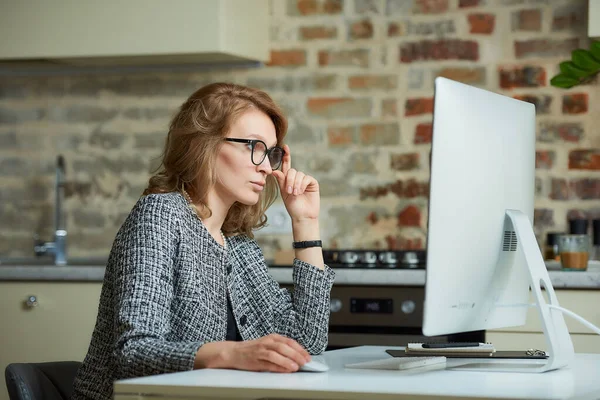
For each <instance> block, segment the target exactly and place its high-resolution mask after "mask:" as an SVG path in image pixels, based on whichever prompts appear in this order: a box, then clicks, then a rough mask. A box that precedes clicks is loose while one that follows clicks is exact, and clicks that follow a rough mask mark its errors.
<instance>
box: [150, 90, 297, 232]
mask: <svg viewBox="0 0 600 400" xmlns="http://www.w3.org/2000/svg"><path fill="white" fill-rule="evenodd" d="M251 108H256V109H259V110H261V111H262V112H264V113H265V114H266V115H267V116H269V118H271V121H273V124H274V125H275V132H276V136H277V145H279V146H282V145H283V139H284V137H285V134H286V133H287V120H286V118H285V116H284V115H283V112H282V111H281V109H280V108H279V107H278V106H277V105H276V104H275V102H274V101H273V99H271V97H270V96H269V95H268V94H266V93H265V92H263V91H261V90H258V89H253V88H249V87H246V86H241V85H236V84H232V83H221V82H219V83H212V84H209V85H206V86H204V87H202V88H200V89H198V90H197V91H196V92H194V93H193V94H192V95H191V96H190V97H189V98H188V99H187V100H186V101H185V102H184V103H183V104H182V105H181V108H180V109H179V111H178V112H177V114H176V115H175V116H174V117H173V119H172V120H171V124H170V127H169V133H168V135H167V139H166V142H165V147H164V151H163V154H162V161H161V164H160V165H159V166H158V168H157V170H156V171H155V173H154V175H153V176H152V177H151V178H150V181H149V183H148V187H147V188H146V190H144V195H146V194H151V193H170V192H180V193H182V192H183V190H185V191H186V192H187V193H188V194H189V196H190V197H191V198H192V201H193V202H194V204H196V205H195V206H194V209H195V211H196V213H197V214H198V216H199V217H200V218H208V217H209V216H210V215H211V214H212V211H211V210H210V208H209V207H208V204H207V203H206V199H207V195H208V192H209V190H210V188H211V187H213V185H214V184H215V182H216V171H215V162H216V159H217V154H218V153H219V149H220V147H221V146H222V145H223V138H225V137H226V136H227V133H228V132H229V130H230V128H231V125H232V124H233V123H234V121H235V120H236V119H237V118H238V117H239V116H240V115H242V114H243V113H244V112H246V111H247V110H249V109H251ZM277 192H278V189H277V181H276V179H275V178H274V177H273V176H272V175H270V176H268V177H267V182H266V185H265V188H264V190H263V192H262V194H261V196H260V199H259V201H258V203H257V204H255V205H252V206H247V205H244V204H241V203H238V202H236V203H234V204H233V206H232V207H231V208H230V209H229V212H228V214H227V217H226V218H225V221H224V223H223V227H222V230H223V233H225V234H226V235H228V236H232V235H237V234H245V235H247V236H249V237H251V238H252V237H254V235H253V232H252V231H253V230H254V229H257V228H260V227H262V226H264V225H265V224H266V222H267V216H266V215H265V211H266V210H267V208H269V206H270V205H271V204H273V202H274V201H275V199H276V197H277Z"/></svg>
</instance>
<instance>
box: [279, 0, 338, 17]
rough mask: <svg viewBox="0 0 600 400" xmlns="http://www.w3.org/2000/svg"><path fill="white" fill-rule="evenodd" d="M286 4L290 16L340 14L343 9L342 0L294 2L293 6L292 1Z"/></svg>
mask: <svg viewBox="0 0 600 400" xmlns="http://www.w3.org/2000/svg"><path fill="white" fill-rule="evenodd" d="M288 4H289V7H290V8H289V9H288V14H290V15H327V14H340V13H341V12H342V9H343V1H342V0H296V2H295V4H294V2H293V1H290V2H288ZM292 5H293V7H292Z"/></svg>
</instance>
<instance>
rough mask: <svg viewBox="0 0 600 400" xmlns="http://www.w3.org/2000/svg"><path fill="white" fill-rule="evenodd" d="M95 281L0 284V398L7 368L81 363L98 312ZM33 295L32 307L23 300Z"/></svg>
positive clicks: (3, 396) (4, 398)
mask: <svg viewBox="0 0 600 400" xmlns="http://www.w3.org/2000/svg"><path fill="white" fill-rule="evenodd" d="M101 287H102V284H101V283H100V282H89V283H88V282H6V281H5V282H0V316H1V318H2V319H1V321H2V322H1V323H0V372H1V373H0V375H1V376H2V377H1V378H0V400H8V392H7V391H6V384H5V380H4V370H5V368H6V366H7V365H8V364H10V363H14V362H46V361H83V358H84V357H85V354H86V352H87V349H88V346H89V343H90V339H91V336H92V331H93V330H94V325H95V322H96V315H97V313H98V301H99V299H100V290H101ZM30 296H35V298H36V300H37V305H35V306H28V305H27V304H26V302H27V300H28V298H29V297H30Z"/></svg>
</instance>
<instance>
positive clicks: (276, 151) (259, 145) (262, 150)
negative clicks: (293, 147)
mask: <svg viewBox="0 0 600 400" xmlns="http://www.w3.org/2000/svg"><path fill="white" fill-rule="evenodd" d="M225 140H226V141H228V142H235V143H246V145H248V146H249V147H248V150H250V151H251V152H252V154H251V157H250V158H251V160H252V164H254V165H260V164H262V162H263V161H264V160H265V157H267V156H268V157H269V163H270V164H271V168H272V169H277V168H279V167H280V166H281V162H282V161H283V156H284V155H285V151H284V150H283V149H282V148H281V147H279V146H273V147H271V148H270V149H267V145H266V144H265V142H263V141H262V140H258V139H236V138H225Z"/></svg>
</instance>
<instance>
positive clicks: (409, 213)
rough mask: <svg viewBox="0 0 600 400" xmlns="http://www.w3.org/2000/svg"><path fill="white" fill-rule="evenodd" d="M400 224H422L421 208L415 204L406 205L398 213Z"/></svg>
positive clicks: (416, 225)
mask: <svg viewBox="0 0 600 400" xmlns="http://www.w3.org/2000/svg"><path fill="white" fill-rule="evenodd" d="M398 226H401V227H402V226H415V227H420V226H421V210H420V209H419V207H417V206H415V205H409V206H406V207H405V208H404V209H403V210H402V211H400V213H399V214H398Z"/></svg>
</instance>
